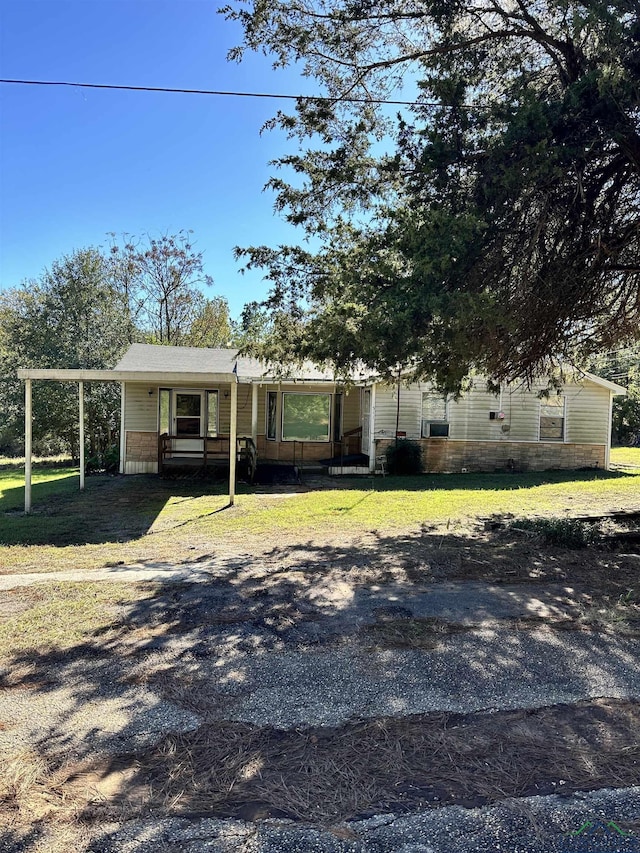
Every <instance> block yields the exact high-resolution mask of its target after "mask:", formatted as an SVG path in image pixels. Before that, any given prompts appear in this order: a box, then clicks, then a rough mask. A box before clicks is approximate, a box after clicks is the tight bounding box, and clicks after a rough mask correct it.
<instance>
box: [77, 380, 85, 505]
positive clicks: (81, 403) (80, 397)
mask: <svg viewBox="0 0 640 853" xmlns="http://www.w3.org/2000/svg"><path fill="white" fill-rule="evenodd" d="M78 418H79V422H80V424H79V425H80V491H83V489H84V382H78Z"/></svg>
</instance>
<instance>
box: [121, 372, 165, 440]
mask: <svg viewBox="0 0 640 853" xmlns="http://www.w3.org/2000/svg"><path fill="white" fill-rule="evenodd" d="M149 391H151V394H149ZM124 428H125V429H126V430H136V431H142V432H155V431H157V429H158V389H157V388H152V387H151V386H150V385H142V384H138V383H133V382H127V385H126V390H125V412H124Z"/></svg>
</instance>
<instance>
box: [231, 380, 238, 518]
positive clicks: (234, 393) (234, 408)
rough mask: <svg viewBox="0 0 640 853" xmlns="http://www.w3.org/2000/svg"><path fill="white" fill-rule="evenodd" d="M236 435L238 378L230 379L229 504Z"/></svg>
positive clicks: (233, 487) (233, 490) (233, 483)
mask: <svg viewBox="0 0 640 853" xmlns="http://www.w3.org/2000/svg"><path fill="white" fill-rule="evenodd" d="M237 435H238V380H237V378H236V377H235V376H234V377H233V379H232V380H231V428H230V430H229V506H233V505H234V503H235V499H236V456H237V451H236V444H237Z"/></svg>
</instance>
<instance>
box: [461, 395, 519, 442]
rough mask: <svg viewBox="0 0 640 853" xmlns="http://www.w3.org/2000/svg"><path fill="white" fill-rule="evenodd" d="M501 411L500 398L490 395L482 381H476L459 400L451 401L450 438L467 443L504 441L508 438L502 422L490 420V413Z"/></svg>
mask: <svg viewBox="0 0 640 853" xmlns="http://www.w3.org/2000/svg"><path fill="white" fill-rule="evenodd" d="M499 410H500V397H499V396H496V395H495V394H490V393H489V392H488V391H487V389H486V385H485V383H484V382H483V381H482V380H479V381H476V382H475V383H474V385H473V387H472V388H470V389H469V390H468V391H467V392H466V393H465V394H463V396H462V397H460V399H459V400H450V401H449V437H450V438H459V439H464V440H467V441H503V440H505V439H506V438H507V437H508V436H507V435H506V434H505V432H503V430H502V422H501V421H499V420H493V421H492V420H490V418H489V412H498V411H499Z"/></svg>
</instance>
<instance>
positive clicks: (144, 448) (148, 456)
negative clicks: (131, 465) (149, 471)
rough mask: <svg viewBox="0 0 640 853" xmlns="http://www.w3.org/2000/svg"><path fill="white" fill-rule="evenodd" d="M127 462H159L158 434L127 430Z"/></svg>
mask: <svg viewBox="0 0 640 853" xmlns="http://www.w3.org/2000/svg"><path fill="white" fill-rule="evenodd" d="M125 460H126V461H127V462H155V463H156V464H157V462H158V434H157V433H155V432H133V431H131V430H127V450H126V455H125Z"/></svg>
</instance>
